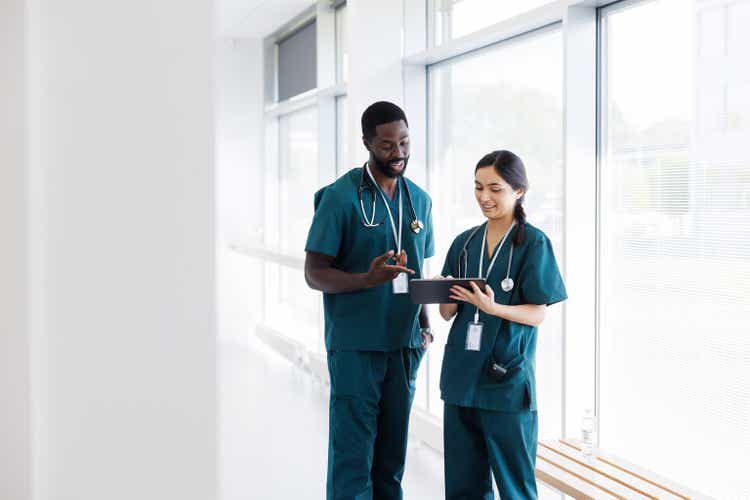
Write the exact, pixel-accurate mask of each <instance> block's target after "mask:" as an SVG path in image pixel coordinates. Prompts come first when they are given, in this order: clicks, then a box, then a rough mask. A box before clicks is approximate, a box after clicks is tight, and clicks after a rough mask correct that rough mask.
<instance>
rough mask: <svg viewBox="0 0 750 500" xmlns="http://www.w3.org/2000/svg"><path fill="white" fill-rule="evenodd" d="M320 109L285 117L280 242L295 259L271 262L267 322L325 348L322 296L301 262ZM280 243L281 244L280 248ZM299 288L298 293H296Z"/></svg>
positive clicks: (281, 144) (315, 180)
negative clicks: (308, 281)
mask: <svg viewBox="0 0 750 500" xmlns="http://www.w3.org/2000/svg"><path fill="white" fill-rule="evenodd" d="M318 175H319V174H318V112H317V108H316V107H315V106H313V107H309V108H305V109H303V110H301V111H297V112H294V113H291V114H288V115H284V116H281V117H280V118H279V182H278V192H279V196H278V206H273V207H271V208H272V209H275V210H278V245H277V246H276V245H272V249H273V250H275V251H276V252H278V254H279V255H280V256H282V257H284V258H286V262H288V263H289V264H283V263H278V262H269V263H267V264H266V292H267V302H266V304H267V310H266V315H265V318H266V322H267V323H268V324H269V326H272V327H273V328H274V329H276V330H277V331H279V332H283V333H284V334H285V335H288V336H290V337H292V338H293V339H294V340H296V341H299V342H301V343H302V344H303V345H305V346H306V347H308V348H310V349H311V350H313V351H318V350H319V348H320V347H319V344H320V342H321V339H320V328H319V317H320V310H319V308H320V296H319V294H318V293H317V292H316V291H314V290H311V289H310V288H309V287H308V286H307V284H306V283H305V279H304V273H303V269H302V265H301V262H302V260H303V258H304V248H305V239H306V236H307V231H308V229H309V227H310V223H311V221H312V215H313V205H312V200H313V196H314V194H315V191H317V190H318V188H319V182H318ZM274 247H275V248H274ZM290 290H293V291H294V292H293V293H290Z"/></svg>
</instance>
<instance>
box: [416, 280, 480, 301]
mask: <svg viewBox="0 0 750 500" xmlns="http://www.w3.org/2000/svg"><path fill="white" fill-rule="evenodd" d="M472 282H474V283H476V284H477V286H478V287H479V289H480V290H482V292H484V291H485V287H486V286H487V281H486V280H484V279H482V278H433V279H413V280H410V281H409V295H410V296H411V301H412V302H413V303H414V304H456V303H458V301H457V300H454V299H452V298H450V296H451V287H453V286H460V287H463V288H466V289H467V290H470V291H471V283H472Z"/></svg>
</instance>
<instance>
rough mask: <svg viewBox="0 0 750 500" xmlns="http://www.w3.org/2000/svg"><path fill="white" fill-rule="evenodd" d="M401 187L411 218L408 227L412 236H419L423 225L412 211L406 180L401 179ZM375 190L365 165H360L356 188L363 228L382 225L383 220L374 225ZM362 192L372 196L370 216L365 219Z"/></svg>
mask: <svg viewBox="0 0 750 500" xmlns="http://www.w3.org/2000/svg"><path fill="white" fill-rule="evenodd" d="M400 180H401V186H402V187H403V191H404V194H406V202H407V204H408V205H409V215H410V216H411V224H410V225H409V227H410V228H411V230H412V231H413V232H414V234H419V232H420V231H421V230H422V229H424V224H422V221H420V220H419V218H418V217H417V212H416V211H415V210H414V203H412V201H411V193H410V192H409V186H408V184H407V183H406V180H405V179H404V178H403V177H401V178H400ZM376 189H379V188H376V187H375V186H374V183H373V181H372V179H370V176H369V175H368V174H367V163H365V164H364V165H362V176H361V178H360V180H359V186H358V187H357V198H358V199H359V207H360V209H361V210H362V221H361V222H362V225H363V226H365V227H378V226H381V225H383V222H384V220H385V219H383V220H381V221H380V222H378V223H377V224H375V200H376V198H377V193H376V192H375V190H376ZM364 191H369V192H370V195H371V196H372V216H371V217H367V214H366V213H365V204H364V201H363V196H362V193H363V192H364Z"/></svg>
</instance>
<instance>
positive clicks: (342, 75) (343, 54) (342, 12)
mask: <svg viewBox="0 0 750 500" xmlns="http://www.w3.org/2000/svg"><path fill="white" fill-rule="evenodd" d="M348 39H349V32H348V25H347V10H346V4H344V5H342V6H341V7H338V8H337V9H336V83H341V82H345V81H346V80H347V76H348V75H349V44H348Z"/></svg>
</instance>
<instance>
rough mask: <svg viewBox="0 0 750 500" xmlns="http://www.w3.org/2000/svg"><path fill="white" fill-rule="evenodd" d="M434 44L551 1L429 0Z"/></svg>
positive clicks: (447, 40) (477, 29)
mask: <svg viewBox="0 0 750 500" xmlns="http://www.w3.org/2000/svg"><path fill="white" fill-rule="evenodd" d="M432 2H433V6H434V7H433V16H434V17H433V27H434V28H433V29H434V32H433V41H434V44H435V45H441V44H443V43H446V42H449V41H451V40H453V39H456V38H461V37H462V36H465V35H468V34H471V33H474V32H475V31H479V30H481V29H482V28H486V27H487V26H490V25H492V24H495V23H497V22H500V21H503V20H505V19H508V18H511V17H513V16H517V15H518V14H522V13H524V12H527V11H529V10H532V9H534V8H536V7H539V6H540V5H544V4H547V3H550V0H502V1H499V0H432Z"/></svg>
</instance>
